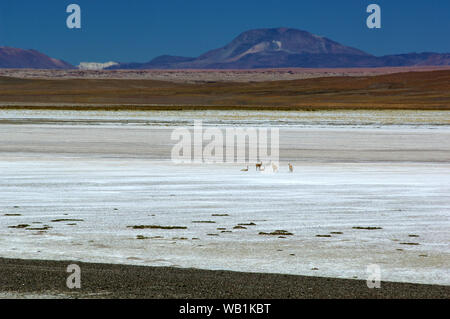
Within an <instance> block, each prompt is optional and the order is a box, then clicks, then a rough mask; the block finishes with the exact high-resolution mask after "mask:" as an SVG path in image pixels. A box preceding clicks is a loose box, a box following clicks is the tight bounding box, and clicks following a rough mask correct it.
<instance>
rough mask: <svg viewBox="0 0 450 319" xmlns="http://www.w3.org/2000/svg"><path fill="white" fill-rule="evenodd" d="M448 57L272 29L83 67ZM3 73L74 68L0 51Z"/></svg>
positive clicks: (444, 60)
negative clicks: (192, 53) (370, 48)
mask: <svg viewBox="0 0 450 319" xmlns="http://www.w3.org/2000/svg"><path fill="white" fill-rule="evenodd" d="M448 65H450V53H433V52H425V53H408V54H397V55H387V56H382V57H377V56H374V55H372V54H369V53H366V52H363V51H361V50H359V49H356V48H352V47H349V46H345V45H342V44H340V43H337V42H335V41H333V40H330V39H328V38H325V37H321V36H318V35H315V34H312V33H309V32H307V31H302V30H297V29H290V28H274V29H256V30H250V31H246V32H244V33H241V34H240V35H239V36H237V37H236V38H235V39H233V40H232V41H231V42H230V43H228V44H227V45H225V46H224V47H221V48H218V49H214V50H211V51H208V52H206V53H204V54H202V55H200V56H199V57H181V56H170V55H162V56H159V57H157V58H155V59H153V60H151V61H149V62H145V63H117V64H115V63H114V64H111V65H107V64H103V63H94V62H89V63H82V64H80V66H79V68H80V69H106V70H113V69H258V68H294V67H297V68H352V67H361V68H362V67H396V66H448ZM0 68H32V69H72V68H75V67H74V66H72V65H71V64H69V63H67V62H65V61H62V60H58V59H54V58H51V57H48V56H46V55H45V54H43V53H40V52H38V51H36V50H23V49H16V48H9V47H0Z"/></svg>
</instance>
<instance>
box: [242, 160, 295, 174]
mask: <svg viewBox="0 0 450 319" xmlns="http://www.w3.org/2000/svg"><path fill="white" fill-rule="evenodd" d="M270 167H271V168H272V171H273V172H274V173H276V172H278V170H279V166H278V165H277V164H275V163H274V162H270ZM288 167H289V172H290V173H293V172H294V166H293V165H292V164H291V163H288ZM255 168H256V171H260V172H263V171H265V170H266V165H264V164H263V162H259V163H256V164H255ZM241 172H248V165H247V168H243V169H241Z"/></svg>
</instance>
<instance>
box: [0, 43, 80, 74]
mask: <svg viewBox="0 0 450 319" xmlns="http://www.w3.org/2000/svg"><path fill="white" fill-rule="evenodd" d="M0 68H11V69H14V68H18V69H23V68H30V69H73V68H74V67H73V65H71V64H69V63H67V62H65V61H62V60H58V59H54V58H51V57H49V56H47V55H45V54H43V53H40V52H38V51H36V50H23V49H17V48H11V47H0Z"/></svg>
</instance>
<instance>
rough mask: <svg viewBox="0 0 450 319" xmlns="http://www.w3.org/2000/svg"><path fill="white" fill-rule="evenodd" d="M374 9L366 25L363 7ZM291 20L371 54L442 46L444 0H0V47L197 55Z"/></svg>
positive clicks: (104, 57) (74, 54)
mask: <svg viewBox="0 0 450 319" xmlns="http://www.w3.org/2000/svg"><path fill="white" fill-rule="evenodd" d="M71 3H76V4H79V5H80V6H81V9H82V29H81V30H69V29H68V28H67V27H66V22H65V21H66V18H67V15H68V14H67V13H66V7H67V5H69V4H71ZM371 3H376V4H379V5H380V6H381V9H382V28H381V29H379V30H369V29H368V28H367V27H366V24H365V20H366V18H367V16H368V14H367V13H366V7H367V5H368V4H371ZM270 27H292V28H297V29H302V30H306V31H309V32H312V33H315V34H318V35H322V36H326V37H328V38H330V39H332V40H335V41H337V42H340V43H342V44H345V45H349V46H353V47H357V48H359V49H361V50H364V51H366V52H369V53H372V54H375V55H385V54H394V53H407V52H423V51H434V52H450V1H448V0H428V1H426V0H371V1H366V0H341V1H339V0H227V1H218V0H191V1H189V0H165V1H154V0H127V1H123V0H109V1H103V0H70V1H65V0H39V1H38V0H1V2H0V46H12V47H19V48H24V49H31V48H32V49H36V50H39V51H42V52H44V53H46V54H48V55H50V56H52V57H56V58H61V59H64V60H66V61H68V62H70V63H73V64H78V63H79V62H81V61H89V62H91V61H95V62H104V61H110V60H113V61H120V62H132V61H134V62H144V61H149V60H151V59H152V58H154V57H156V56H159V55H162V54H171V55H182V56H198V55H200V54H202V53H204V52H205V51H207V50H210V49H213V48H217V47H221V46H223V45H225V44H226V43H228V42H229V41H231V40H232V39H233V38H234V37H235V36H237V35H238V34H240V33H241V32H243V31H246V30H249V29H257V28H270Z"/></svg>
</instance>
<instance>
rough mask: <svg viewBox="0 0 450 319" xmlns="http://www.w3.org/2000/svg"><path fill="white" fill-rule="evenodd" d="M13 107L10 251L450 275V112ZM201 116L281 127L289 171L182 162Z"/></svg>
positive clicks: (325, 272)
mask: <svg viewBox="0 0 450 319" xmlns="http://www.w3.org/2000/svg"><path fill="white" fill-rule="evenodd" d="M0 112H1V113H0V117H1V120H0V176H1V179H0V244H1V245H0V257H5V258H25V259H51V260H69V259H70V260H80V261H86V262H105V263H122V264H134V265H148V266H173V267H182V268H186V267H193V268H201V269H214V270H217V269H220V270H236V271H246V272H266V273H284V274H297V275H310V276H326V277H337V278H358V279H365V278H366V277H367V273H366V267H367V266H368V265H370V264H378V265H379V266H380V267H381V271H382V280H387V281H399V282H411V283H427V284H441V285H450V269H449V260H450V246H449V241H450V232H449V229H450V175H449V172H450V143H449V141H450V129H449V128H450V126H449V125H450V124H449V116H448V112H421V111H377V112H369V111H342V112H339V111H335V112H284V113H283V112H282V113H280V112H276V113H274V112H243V111H236V112H220V111H209V112H70V111H60V112H57V111H14V110H9V111H0ZM199 117H201V118H203V120H204V121H203V123H204V125H205V126H210V127H211V126H217V127H219V128H225V127H227V126H234V127H236V126H240V127H277V128H279V129H280V163H281V167H280V171H279V172H278V173H276V174H269V173H261V172H256V171H255V170H254V166H250V170H249V172H241V171H240V169H241V168H242V167H243V165H242V164H236V163H227V164H174V163H173V162H172V161H171V158H170V154H171V149H172V147H173V145H174V143H175V141H172V140H171V139H170V134H171V132H172V131H173V129H174V128H175V127H180V126H182V127H184V126H191V125H192V123H193V119H197V118H199ZM287 162H291V163H293V164H294V166H295V170H294V172H293V173H289V172H288V168H287ZM218 215H220V216H218ZM239 224H244V225H241V226H242V228H241V227H238V228H240V229H236V228H235V227H236V226H238V225H239ZM245 224H246V225H245ZM18 225H28V226H24V227H23V228H20V227H19V228H10V226H18ZM136 225H159V226H181V227H186V228H185V229H133V228H130V227H128V226H136ZM359 227H362V229H361V228H359ZM366 227H374V228H375V229H365V228H366ZM276 230H285V231H287V232H289V233H292V235H286V236H281V237H285V238H280V236H270V235H260V234H259V233H260V232H265V233H270V232H273V231H276ZM137 236H143V237H141V238H144V239H138V237H137Z"/></svg>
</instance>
